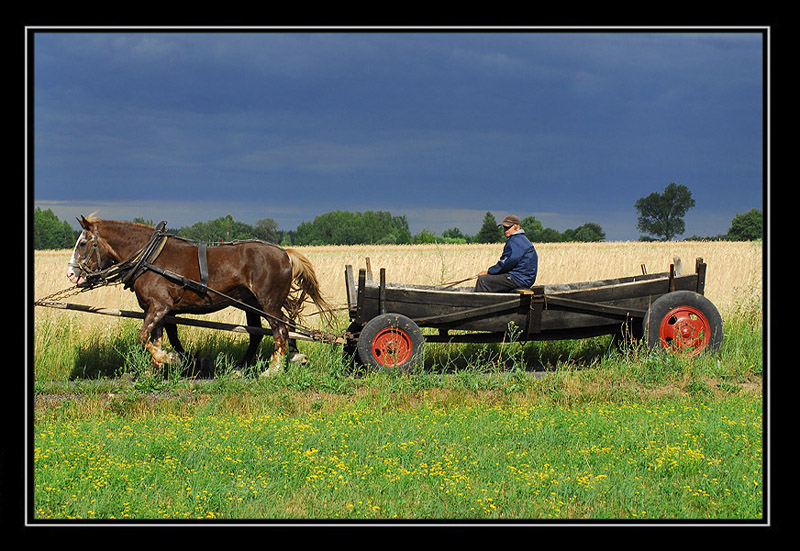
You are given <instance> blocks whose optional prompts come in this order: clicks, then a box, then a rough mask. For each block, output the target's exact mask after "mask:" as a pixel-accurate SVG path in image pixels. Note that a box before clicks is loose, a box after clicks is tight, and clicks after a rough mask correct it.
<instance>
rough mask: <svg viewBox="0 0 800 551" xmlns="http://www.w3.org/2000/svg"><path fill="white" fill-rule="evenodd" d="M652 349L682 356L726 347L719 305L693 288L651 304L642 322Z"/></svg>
mask: <svg viewBox="0 0 800 551" xmlns="http://www.w3.org/2000/svg"><path fill="white" fill-rule="evenodd" d="M642 328H643V330H644V338H645V342H646V343H647V346H648V347H649V348H650V349H653V348H656V347H660V348H663V349H665V350H667V351H668V352H672V353H675V354H678V355H681V356H697V355H698V354H702V353H705V352H716V351H718V350H719V349H720V347H721V346H722V337H723V333H722V318H721V317H720V315H719V312H718V311H717V308H716V306H714V304H713V303H712V302H711V301H710V300H708V299H707V298H706V297H704V296H703V295H701V294H698V293H695V292H693V291H674V292H672V293H668V294H666V295H663V296H661V297H659V298H658V299H656V300H655V302H653V304H651V305H650V308H649V309H648V310H647V314H645V317H644V320H643V322H642Z"/></svg>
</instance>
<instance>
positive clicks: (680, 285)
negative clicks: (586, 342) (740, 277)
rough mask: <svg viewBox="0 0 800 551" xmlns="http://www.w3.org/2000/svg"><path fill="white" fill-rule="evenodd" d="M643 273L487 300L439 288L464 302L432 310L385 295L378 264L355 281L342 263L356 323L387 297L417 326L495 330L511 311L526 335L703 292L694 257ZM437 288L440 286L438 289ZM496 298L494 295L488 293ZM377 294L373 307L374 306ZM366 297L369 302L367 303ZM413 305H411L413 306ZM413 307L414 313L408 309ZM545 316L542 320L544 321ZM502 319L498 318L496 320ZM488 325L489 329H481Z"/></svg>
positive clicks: (624, 318) (701, 268)
mask: <svg viewBox="0 0 800 551" xmlns="http://www.w3.org/2000/svg"><path fill="white" fill-rule="evenodd" d="M642 272H643V274H642V275H641V276H634V277H631V278H620V279H618V280H605V281H595V282H584V283H575V284H564V285H551V286H535V287H533V288H532V289H524V290H523V289H520V290H518V291H517V293H518V294H516V295H515V294H513V293H512V294H507V295H505V294H504V295H502V298H505V297H508V298H507V299H506V300H500V301H495V302H493V303H491V304H486V305H480V306H472V305H471V304H469V301H467V300H466V299H468V298H469V297H470V296H471V293H458V292H454V291H442V293H446V295H447V296H454V297H456V296H458V295H463V297H466V298H465V299H464V300H463V304H460V305H459V306H463V307H457V306H453V305H452V304H448V305H447V306H448V308H447V310H448V311H447V312H444V313H435V312H434V311H432V310H433V307H432V306H431V307H426V305H419V304H417V305H412V304H410V303H403V302H402V300H401V301H400V302H399V303H398V302H397V300H395V301H394V302H392V299H391V298H389V299H387V284H386V278H385V270H384V269H381V272H380V282H379V283H377V284H376V282H374V281H373V280H372V279H371V274H370V273H369V271H368V270H364V269H362V270H360V271H359V276H358V282H357V283H356V281H355V280H354V277H353V275H354V273H353V269H352V266H349V265H348V266H347V267H346V287H347V297H348V307H349V311H350V318H351V320H352V321H353V322H354V324H355V325H356V326H358V325H363V324H365V323H366V322H367V321H369V319H371V318H372V317H373V316H374V315H379V314H381V313H385V312H386V305H387V302H388V303H389V304H390V306H391V307H392V310H393V311H397V313H402V314H404V315H409V317H410V318H411V319H412V320H413V321H414V322H415V323H417V324H418V325H419V326H420V327H431V328H438V329H439V330H440V331H445V332H446V331H447V330H449V329H460V328H461V326H468V327H470V326H471V327H474V329H473V328H469V329H468V330H477V331H481V330H484V329H481V328H480V326H481V325H482V324H483V325H486V323H484V322H485V320H490V321H494V325H495V326H496V327H495V328H494V330H502V329H503V328H502V327H499V325H504V324H502V323H500V324H499V325H498V323H499V322H498V321H497V320H498V319H499V318H500V317H501V316H509V319H510V317H511V316H515V318H514V319H515V321H517V322H519V323H518V325H519V326H520V328H521V329H522V330H523V333H524V334H526V335H534V334H537V333H540V332H542V331H543V330H548V329H549V330H553V329H555V330H560V331H581V330H586V329H588V330H589V331H591V326H603V325H612V324H620V323H624V322H629V321H632V320H637V319H638V320H641V319H643V318H644V316H645V315H646V313H647V310H648V308H649V306H650V303H651V302H652V301H653V300H655V299H656V298H657V297H659V296H662V295H664V294H666V293H669V292H672V291H675V290H693V291H696V292H698V293H699V294H703V291H704V287H705V275H706V265H705V263H704V262H703V260H702V258H698V259H697V261H696V265H695V273H694V274H688V275H683V274H682V268H681V263H680V259H677V258H676V259H674V264H672V265H670V270H669V272H663V273H657V274H647V273H646V268H645V267H644V266H642ZM415 287H416V288H419V289H422V288H427V289H436V288H435V287H425V286H402V285H389V286H388V291H389V294H390V295H391V294H393V293H395V294H396V292H397V291H398V290H403V291H405V292H407V293H413V288H415ZM440 291H441V290H440ZM493 296H494V297H495V298H501V296H499V295H493ZM376 300H377V309H376V305H375V303H376ZM367 303H369V304H367ZM412 306H413V308H412ZM412 310H413V313H412V312H411V311H412ZM493 318H494V319H493ZM543 320H544V322H543ZM501 321H503V320H501ZM485 330H492V329H485Z"/></svg>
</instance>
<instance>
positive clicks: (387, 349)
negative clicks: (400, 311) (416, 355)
mask: <svg viewBox="0 0 800 551" xmlns="http://www.w3.org/2000/svg"><path fill="white" fill-rule="evenodd" d="M412 353H413V345H412V342H411V338H410V337H409V336H408V334H407V333H406V332H405V331H402V330H400V329H398V328H396V327H389V328H386V329H383V330H381V331H380V332H379V333H378V334H377V335H375V338H374V339H372V355H373V356H374V357H375V359H376V360H377V361H378V363H379V364H381V365H382V366H384V367H395V366H398V365H403V364H404V363H406V362H407V361H408V360H410V359H411V354H412Z"/></svg>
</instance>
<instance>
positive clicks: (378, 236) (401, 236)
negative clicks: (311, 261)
mask: <svg viewBox="0 0 800 551" xmlns="http://www.w3.org/2000/svg"><path fill="white" fill-rule="evenodd" d="M294 242H295V244H297V245H358V244H368V245H371V244H393V243H397V244H404V243H411V232H410V231H409V229H408V221H407V220H406V217H405V216H392V214H391V213H389V212H386V211H376V212H374V211H366V212H349V211H341V210H337V211H332V212H327V213H325V214H320V215H319V216H317V217H316V218H315V219H314V220H313V221H312V222H302V223H301V224H300V225H299V226H297V231H296V232H295V234H294Z"/></svg>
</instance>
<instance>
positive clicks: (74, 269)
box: [67, 230, 86, 284]
mask: <svg viewBox="0 0 800 551" xmlns="http://www.w3.org/2000/svg"><path fill="white" fill-rule="evenodd" d="M84 239H86V230H84V231H82V232H81V234H80V235H79V236H78V240H77V241H76V242H75V248H74V249H72V258H70V259H69V264H68V265H67V278H69V280H70V281H71V282H72V283H75V284H77V283H80V282H81V281H82V278H81V269H80V268H78V266H77V265H76V264H77V255H78V245H80V244H81V241H82V240H84Z"/></svg>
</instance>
